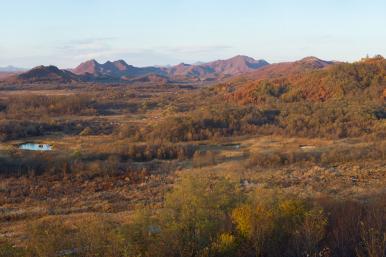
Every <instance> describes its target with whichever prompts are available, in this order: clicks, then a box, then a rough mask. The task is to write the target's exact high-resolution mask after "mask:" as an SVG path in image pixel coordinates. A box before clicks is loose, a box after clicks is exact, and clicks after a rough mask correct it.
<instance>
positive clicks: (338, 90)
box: [0, 57, 386, 257]
mask: <svg viewBox="0 0 386 257" xmlns="http://www.w3.org/2000/svg"><path fill="white" fill-rule="evenodd" d="M385 71H386V62H385V60H384V59H383V58H382V57H375V58H370V59H366V60H363V61H360V62H356V63H353V64H346V63H342V64H334V65H331V66H328V67H326V68H324V69H320V70H309V71H308V70H307V71H304V72H302V73H294V74H291V73H290V74H286V75H283V76H279V77H272V78H264V79H255V78H254V79H252V78H249V77H248V76H241V77H236V78H231V79H229V80H227V81H226V82H221V83H213V84H212V85H201V84H200V83H190V84H189V85H186V84H183V83H180V84H179V83H171V82H170V83H169V82H168V83H163V84H162V85H158V84H157V83H146V82H138V84H130V85H129V84H108V83H105V84H103V83H100V84H98V83H91V82H90V83H72V84H51V83H45V84H36V83H35V84H20V85H12V84H7V83H5V84H2V85H1V86H0V140H1V143H0V176H1V179H0V206H1V207H0V256H1V257H2V256H4V257H5V256H7V257H12V256H26V257H54V256H82V257H83V256H86V257H87V256H90V257H94V256H100V257H102V256H106V257H120V256H122V257H123V256H127V257H129V256H130V257H134V256H149V257H150V256H160V257H162V256H183V257H185V256H187V257H188V256H189V257H193V256H202V257H204V256H207V257H209V256H218V257H220V256H226V257H228V256H251V257H252V256H267V257H269V256H289V257H290V256H291V257H292V256H315V257H316V256H326V257H327V256H336V257H338V256H339V257H341V256H347V257H351V256H353V257H354V256H355V257H365V256H368V257H382V256H385V255H386V201H385V199H386V198H385V196H386V195H385V188H386V169H385V167H386V162H385V160H386V158H385V152H386V140H385V139H386V123H385V117H386V111H385V103H384V101H385V98H384V97H385V95H384V92H385V86H386V84H385V83H386V81H385V78H386V74H385ZM26 142H35V143H45V144H50V145H52V147H53V151H48V152H39V151H37V152H34V151H24V150H21V149H19V148H18V146H19V145H20V144H22V143H26Z"/></svg>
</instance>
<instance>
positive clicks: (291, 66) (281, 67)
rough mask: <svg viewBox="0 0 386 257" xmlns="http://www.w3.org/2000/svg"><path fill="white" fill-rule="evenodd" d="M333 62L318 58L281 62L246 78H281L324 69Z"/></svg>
mask: <svg viewBox="0 0 386 257" xmlns="http://www.w3.org/2000/svg"><path fill="white" fill-rule="evenodd" d="M335 63H336V62H333V61H324V60H321V59H319V58H316V57H313V56H311V57H305V58H303V59H301V60H299V61H295V62H281V63H274V64H271V65H267V66H265V67H262V68H261V69H258V70H256V71H254V72H251V73H249V74H248V75H246V76H245V78H248V79H268V78H279V77H283V76H288V75H294V74H297V73H303V72H307V71H311V70H318V69H323V68H325V67H327V66H329V65H332V64H335Z"/></svg>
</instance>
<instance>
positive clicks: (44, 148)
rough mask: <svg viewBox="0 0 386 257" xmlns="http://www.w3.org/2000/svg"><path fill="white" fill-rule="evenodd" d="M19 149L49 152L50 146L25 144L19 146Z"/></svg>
mask: <svg viewBox="0 0 386 257" xmlns="http://www.w3.org/2000/svg"><path fill="white" fill-rule="evenodd" d="M19 149H21V150H29V151H51V150H52V146H51V145H49V144H36V143H25V144H22V145H19Z"/></svg>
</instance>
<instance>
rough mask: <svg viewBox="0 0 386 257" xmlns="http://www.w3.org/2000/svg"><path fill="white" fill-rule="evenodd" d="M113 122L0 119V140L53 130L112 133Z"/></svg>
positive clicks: (96, 133) (75, 133) (39, 134)
mask: <svg viewBox="0 0 386 257" xmlns="http://www.w3.org/2000/svg"><path fill="white" fill-rule="evenodd" d="M115 127H116V125H115V124H111V123H110V122H105V121H98V120H77V121H70V120H53V119H49V120H47V121H44V120H42V121H40V120H39V121H33V120H29V119H23V120H14V119H6V120H0V141H7V140H15V139H21V138H28V137H36V136H44V135H47V134H50V133H53V132H62V133H64V134H70V135H77V134H81V135H100V134H112V133H113V131H114V130H115V129H116V128H115Z"/></svg>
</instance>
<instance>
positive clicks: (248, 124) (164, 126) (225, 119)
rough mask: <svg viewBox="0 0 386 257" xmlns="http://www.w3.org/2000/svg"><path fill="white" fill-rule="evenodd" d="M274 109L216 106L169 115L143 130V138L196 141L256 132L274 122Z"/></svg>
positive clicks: (276, 113)
mask: <svg viewBox="0 0 386 257" xmlns="http://www.w3.org/2000/svg"><path fill="white" fill-rule="evenodd" d="M278 114H279V112H278V111H277V110H259V109H257V108H254V107H236V106H228V105H219V106H212V107H208V108H207V109H205V110H198V111H195V112H190V113H187V114H185V115H183V116H174V117H170V118H168V119H166V120H164V121H162V122H160V123H159V124H157V125H156V126H155V127H153V128H150V130H147V131H143V132H142V138H143V139H145V140H166V141H170V142H179V141H196V140H207V139H212V138H220V137H226V136H235V135H245V134H251V133H256V132H257V128H258V127H261V126H264V125H271V124H275V122H276V117H277V115H278Z"/></svg>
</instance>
